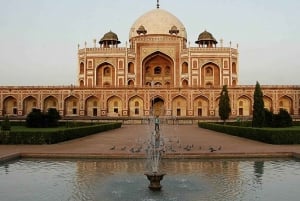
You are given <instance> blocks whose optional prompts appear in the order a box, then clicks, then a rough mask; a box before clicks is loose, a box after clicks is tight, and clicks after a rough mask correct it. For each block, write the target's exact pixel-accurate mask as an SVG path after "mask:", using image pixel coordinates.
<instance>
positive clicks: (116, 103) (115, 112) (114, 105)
mask: <svg viewBox="0 0 300 201" xmlns="http://www.w3.org/2000/svg"><path fill="white" fill-rule="evenodd" d="M122 105H123V101H122V99H121V98H120V97H118V96H111V97H110V98H108V99H107V114H108V116H120V115H121V114H122Z"/></svg>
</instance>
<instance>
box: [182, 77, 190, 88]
mask: <svg viewBox="0 0 300 201" xmlns="http://www.w3.org/2000/svg"><path fill="white" fill-rule="evenodd" d="M188 86H189V82H188V80H186V79H184V80H182V87H183V88H186V87H188Z"/></svg>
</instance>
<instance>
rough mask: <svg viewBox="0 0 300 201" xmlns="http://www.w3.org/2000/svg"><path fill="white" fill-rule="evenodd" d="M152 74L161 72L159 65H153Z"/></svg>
mask: <svg viewBox="0 0 300 201" xmlns="http://www.w3.org/2000/svg"><path fill="white" fill-rule="evenodd" d="M154 74H161V67H159V66H157V67H155V68H154Z"/></svg>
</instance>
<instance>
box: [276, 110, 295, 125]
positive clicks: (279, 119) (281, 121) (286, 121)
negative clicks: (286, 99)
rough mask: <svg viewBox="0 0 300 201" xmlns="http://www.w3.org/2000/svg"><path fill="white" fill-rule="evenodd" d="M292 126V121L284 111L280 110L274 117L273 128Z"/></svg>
mask: <svg viewBox="0 0 300 201" xmlns="http://www.w3.org/2000/svg"><path fill="white" fill-rule="evenodd" d="M290 126H293V119H292V117H291V115H290V114H289V113H288V111H286V110H285V109H282V108H281V109H280V110H279V113H278V114H276V115H274V120H273V127H278V128H284V127H290Z"/></svg>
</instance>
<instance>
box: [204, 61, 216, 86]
mask: <svg viewBox="0 0 300 201" xmlns="http://www.w3.org/2000/svg"><path fill="white" fill-rule="evenodd" d="M200 70H201V73H200V74H201V85H202V86H220V84H221V83H220V79H221V77H220V67H219V66H218V65H217V64H215V63H213V62H208V63H206V64H204V65H203V66H202V67H201V69H200Z"/></svg>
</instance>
